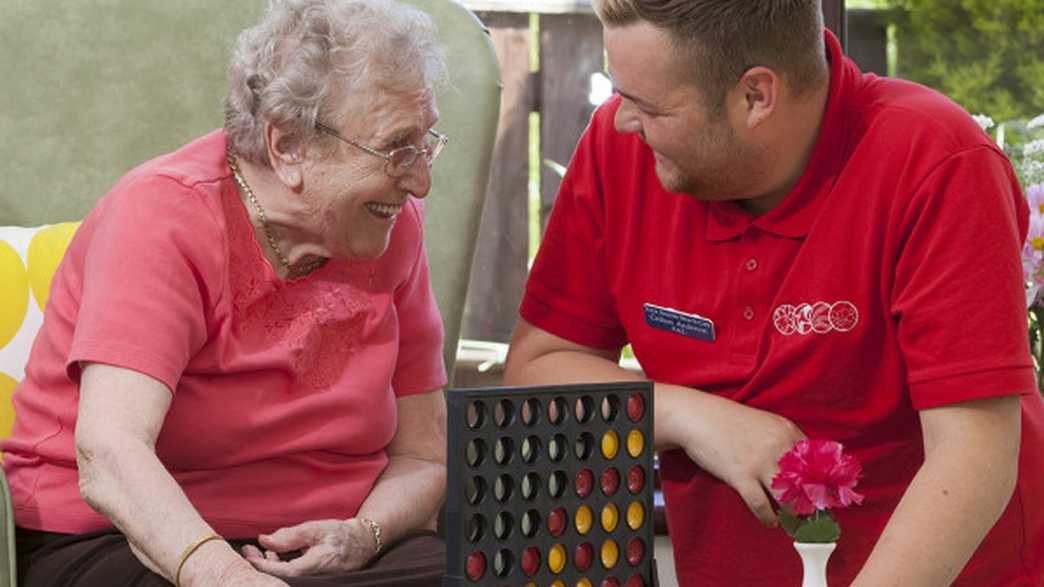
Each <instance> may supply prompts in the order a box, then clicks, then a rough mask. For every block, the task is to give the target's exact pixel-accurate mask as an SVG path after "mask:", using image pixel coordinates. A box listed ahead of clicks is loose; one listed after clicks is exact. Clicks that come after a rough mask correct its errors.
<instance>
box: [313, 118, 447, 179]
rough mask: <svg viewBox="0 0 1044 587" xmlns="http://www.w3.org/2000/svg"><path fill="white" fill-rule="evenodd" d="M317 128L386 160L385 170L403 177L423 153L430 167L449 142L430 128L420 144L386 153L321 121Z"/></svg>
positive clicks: (389, 173)
mask: <svg viewBox="0 0 1044 587" xmlns="http://www.w3.org/2000/svg"><path fill="white" fill-rule="evenodd" d="M315 128H316V129H317V130H319V131H320V132H324V133H326V134H328V135H330V136H332V137H333V138H335V139H340V140H342V141H344V142H346V143H348V144H349V145H351V146H353V147H355V148H357V149H362V150H363V151H366V152H367V153H369V154H371V155H373V156H375V157H380V158H381V159H384V160H385V161H386V163H385V164H384V172H385V173H387V174H388V175H390V176H392V177H402V176H403V175H406V172H408V171H409V170H410V168H411V167H413V164H414V163H416V162H417V159H418V158H419V157H420V156H421V155H423V156H424V160H425V161H427V163H428V166H429V167H430V166H431V164H432V163H433V162H434V161H435V158H436V157H438V156H439V153H441V152H442V149H443V148H444V147H445V146H446V143H448V142H449V137H447V136H446V135H444V134H441V133H439V132H436V131H434V130H428V132H427V133H426V134H425V135H424V140H423V141H422V142H421V144H420V146H417V145H406V146H405V147H399V148H397V149H392V150H391V151H388V152H387V153H384V152H381V151H378V150H377V149H373V148H370V147H367V146H366V145H361V144H359V143H357V142H355V141H353V140H351V139H346V138H344V137H342V136H341V135H340V133H338V132H337V131H335V130H334V129H332V128H330V127H328V126H326V125H325V124H323V123H321V122H317V123H315Z"/></svg>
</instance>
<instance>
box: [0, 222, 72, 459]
mask: <svg viewBox="0 0 1044 587" xmlns="http://www.w3.org/2000/svg"><path fill="white" fill-rule="evenodd" d="M79 226H80V223H79V222H63V223H61V224H50V225H47V226H37V227H33V228H22V227H18V226H0V438H3V437H5V436H7V435H8V434H9V433H10V432H11V424H12V423H13V422H14V409H13V408H12V407H11V393H12V392H14V388H15V385H17V384H18V382H19V381H21V379H22V377H23V375H24V373H25V363H26V361H28V359H29V350H30V349H31V348H32V344H33V339H34V338H35V337H36V331H37V330H39V328H40V324H42V322H43V308H44V305H46V304H47V296H48V295H49V294H50V291H51V278H52V277H53V276H54V271H55V269H57V268H58V263H59V262H60V261H61V260H62V255H64V254H65V249H66V248H68V246H69V241H70V240H72V236H73V233H75V232H76V228H77V227H79Z"/></svg>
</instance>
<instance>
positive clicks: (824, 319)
mask: <svg viewBox="0 0 1044 587" xmlns="http://www.w3.org/2000/svg"><path fill="white" fill-rule="evenodd" d="M772 324H773V325H774V326H775V327H776V330H778V331H779V333H780V334H782V335H783V336H790V335H791V334H801V335H805V334H808V333H810V332H814V333H816V334H826V333H828V332H832V331H837V332H848V331H849V330H852V329H853V328H855V326H856V324H859V310H858V309H856V307H855V304H853V303H852V302H849V301H847V300H842V301H840V302H834V303H833V304H828V303H827V302H816V303H814V304H798V305H797V306H792V305H790V304H783V305H781V306H779V307H778V308H776V310H775V311H774V312H773V313H772Z"/></svg>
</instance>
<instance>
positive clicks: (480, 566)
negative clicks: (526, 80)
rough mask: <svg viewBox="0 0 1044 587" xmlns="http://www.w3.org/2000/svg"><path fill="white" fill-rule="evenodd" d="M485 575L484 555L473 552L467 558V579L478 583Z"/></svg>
mask: <svg viewBox="0 0 1044 587" xmlns="http://www.w3.org/2000/svg"><path fill="white" fill-rule="evenodd" d="M485 574H486V555H484V554H482V553H481V552H479V551H475V552H473V553H471V554H470V555H469V556H468V578H469V579H471V580H472V581H478V580H479V579H481V578H482V575H485Z"/></svg>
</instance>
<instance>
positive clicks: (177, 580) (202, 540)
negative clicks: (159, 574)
mask: <svg viewBox="0 0 1044 587" xmlns="http://www.w3.org/2000/svg"><path fill="white" fill-rule="evenodd" d="M211 540H224V539H223V538H222V537H221V536H218V535H217V534H215V533H214V532H210V533H209V534H204V535H203V536H200V537H199V538H198V539H196V541H195V542H193V543H192V544H189V545H188V548H186V549H185V551H184V552H182V553H181V558H180V559H178V570H177V572H176V573H174V587H181V569H182V568H184V566H185V561H187V560H188V558H189V557H190V556H192V553H194V552H196V551H197V550H199V547H200V546H203V545H204V544H206V543H208V542H210V541H211Z"/></svg>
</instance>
